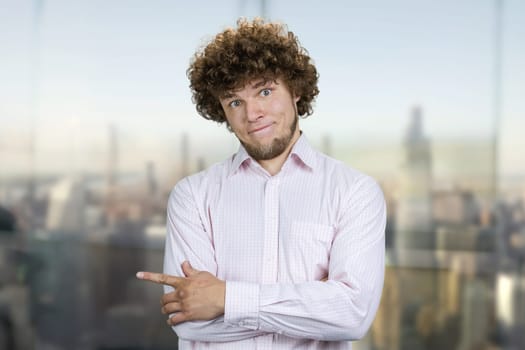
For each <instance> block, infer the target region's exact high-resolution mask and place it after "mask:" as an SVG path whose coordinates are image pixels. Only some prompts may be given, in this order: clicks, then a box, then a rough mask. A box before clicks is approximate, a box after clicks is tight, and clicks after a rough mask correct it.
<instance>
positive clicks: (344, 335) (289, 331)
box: [225, 267, 383, 341]
mask: <svg viewBox="0 0 525 350" xmlns="http://www.w3.org/2000/svg"><path fill="white" fill-rule="evenodd" d="M382 269H383V268H382V267H378V268H377V269H376V270H377V272H376V274H375V276H374V281H373V282H372V283H370V284H369V286H362V285H360V286H359V287H357V286H352V285H350V283H348V281H345V282H341V281H335V280H329V281H327V282H320V281H317V282H305V283H300V284H272V285H256V284H251V283H242V282H239V284H241V285H243V286H242V288H243V289H255V290H258V297H251V299H252V300H255V299H258V301H257V302H258V305H256V307H257V312H255V313H254V312H253V311H249V310H250V309H252V310H253V308H254V307H255V305H253V306H250V307H247V309H248V312H240V311H237V312H230V309H231V307H229V306H228V303H229V300H228V299H229V298H231V299H235V298H242V297H243V295H242V292H241V293H239V294H240V295H236V292H235V290H233V289H232V290H231V291H230V292H231V293H229V292H227V293H226V295H227V297H226V298H227V300H226V314H225V321H226V323H228V324H229V325H232V326H239V325H244V326H246V327H250V328H252V329H256V330H261V331H265V332H268V333H280V334H283V335H286V336H289V337H293V338H303V339H315V340H325V341H340V340H355V339H360V338H362V337H363V336H364V335H365V334H366V332H367V330H368V328H369V327H370V325H371V323H372V321H373V319H374V316H375V313H376V310H377V307H378V304H379V300H380V297H381V289H382V278H383V270H382ZM372 286H375V287H372Z"/></svg>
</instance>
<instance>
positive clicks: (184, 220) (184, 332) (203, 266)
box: [164, 178, 265, 342]
mask: <svg viewBox="0 0 525 350" xmlns="http://www.w3.org/2000/svg"><path fill="white" fill-rule="evenodd" d="M202 215H203V214H202V213H200V212H199V209H198V206H197V205H196V201H195V197H194V195H193V193H192V188H191V183H190V181H189V179H188V178H185V179H183V180H181V181H180V182H179V183H178V184H177V185H176V186H175V188H174V189H173V191H172V192H171V194H170V198H169V200H168V209H167V236H166V246H165V252H164V273H166V274H168V275H173V276H184V273H183V271H182V268H181V264H182V262H184V261H185V260H187V261H189V262H190V263H191V265H192V266H193V268H195V269H197V270H201V271H208V272H210V273H212V274H214V275H217V264H216V261H215V251H214V248H213V241H212V238H211V235H210V233H209V232H206V230H205V225H204V224H203V221H202ZM171 291H173V288H172V287H169V286H165V287H164V292H165V293H169V292H171ZM172 328H173V330H174V331H175V333H177V336H178V337H179V338H181V339H184V340H193V341H209V342H227V341H237V340H243V339H248V338H253V337H255V336H258V335H262V334H265V332H264V331H262V330H254V329H250V328H247V327H242V326H235V325H231V324H226V323H225V322H224V317H223V316H221V317H218V318H216V319H213V320H210V321H188V322H183V323H180V324H178V325H176V326H173V327H172Z"/></svg>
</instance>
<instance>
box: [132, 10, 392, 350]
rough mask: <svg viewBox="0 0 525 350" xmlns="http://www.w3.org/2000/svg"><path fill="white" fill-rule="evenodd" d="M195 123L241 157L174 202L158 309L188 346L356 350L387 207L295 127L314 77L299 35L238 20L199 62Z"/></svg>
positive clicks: (380, 261) (193, 69) (373, 294)
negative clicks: (218, 132) (220, 129)
mask: <svg viewBox="0 0 525 350" xmlns="http://www.w3.org/2000/svg"><path fill="white" fill-rule="evenodd" d="M188 77H189V79H190V86H191V89H192V92H193V100H194V102H195V103H196V107H197V110H198V112H199V113H200V114H201V115H202V116H203V117H204V118H207V119H211V120H214V121H216V122H219V123H223V122H225V123H226V125H227V127H228V129H229V130H230V131H232V132H233V133H234V134H235V136H236V137H237V138H238V139H239V141H240V143H241V147H240V149H239V151H238V152H237V153H236V154H235V155H234V156H233V157H231V158H230V159H227V160H226V161H224V162H222V163H220V164H216V165H214V166H212V167H211V168H209V169H208V170H206V171H203V172H200V173H198V174H195V175H193V176H189V177H187V178H185V179H183V180H181V181H180V182H179V183H178V184H177V185H176V186H175V188H174V189H173V191H172V193H171V196H170V199H169V202H168V219H167V220H168V223H167V229H168V234H167V238H166V250H165V260H164V274H159V273H151V272H139V273H137V276H138V278H141V279H144V280H149V281H152V282H156V283H162V284H165V285H166V286H167V287H166V288H165V291H166V294H165V295H164V296H163V297H162V299H161V304H162V312H163V313H165V314H169V315H170V316H169V319H168V324H169V325H171V326H173V329H174V331H175V332H176V333H177V335H178V337H179V348H181V349H205V348H206V349H208V348H209V349H270V348H271V349H292V348H293V349H297V348H300V349H320V348H323V349H350V348H351V343H350V342H349V341H351V340H355V339H359V338H361V337H362V336H364V335H365V334H366V332H367V330H368V328H369V326H370V324H371V323H372V321H373V319H374V315H375V313H376V310H377V307H378V304H379V300H380V296H381V290H382V286H383V276H384V229H385V221H386V213H385V203H384V199H383V195H382V192H381V190H380V188H379V187H378V185H377V184H376V183H375V181H373V180H372V179H371V178H370V177H368V176H366V175H363V174H361V173H359V172H358V171H356V170H353V169H351V168H349V167H347V166H345V165H344V164H343V163H341V162H339V161H336V160H333V159H331V158H329V157H327V156H325V155H323V154H321V153H319V152H317V151H315V150H314V149H313V148H312V147H311V146H310V145H309V143H308V141H307V140H306V138H305V136H304V135H302V133H301V131H300V129H299V123H298V117H299V116H307V115H310V114H311V113H312V101H313V100H314V98H315V97H316V96H317V94H318V92H319V91H318V88H317V80H318V75H317V71H316V69H315V67H314V65H313V64H312V62H311V59H310V57H309V56H308V55H307V53H306V51H305V50H304V49H303V48H302V47H301V46H300V45H299V43H298V40H297V38H296V37H295V35H294V34H293V33H292V32H288V31H287V30H286V28H285V27H284V26H282V25H279V24H275V23H265V22H263V21H262V20H255V21H253V22H248V21H246V20H240V21H239V22H238V27H237V28H236V29H227V30H225V31H224V32H222V33H220V34H218V35H217V36H216V37H215V38H214V40H212V41H211V42H210V43H209V44H208V45H207V46H206V47H205V48H204V49H203V50H202V51H200V52H198V53H197V54H196V55H195V58H194V60H193V61H192V63H191V65H190V68H189V69H188Z"/></svg>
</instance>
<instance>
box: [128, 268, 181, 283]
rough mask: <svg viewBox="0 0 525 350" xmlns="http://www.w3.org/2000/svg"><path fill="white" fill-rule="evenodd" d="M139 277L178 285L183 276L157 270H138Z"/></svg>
mask: <svg viewBox="0 0 525 350" xmlns="http://www.w3.org/2000/svg"><path fill="white" fill-rule="evenodd" d="M137 278H138V279H140V280H144V281H150V282H154V283H158V284H164V285H167V286H172V287H177V285H178V284H179V282H180V281H181V279H182V278H180V277H175V276H170V275H166V274H164V273H156V272H144V271H140V272H137Z"/></svg>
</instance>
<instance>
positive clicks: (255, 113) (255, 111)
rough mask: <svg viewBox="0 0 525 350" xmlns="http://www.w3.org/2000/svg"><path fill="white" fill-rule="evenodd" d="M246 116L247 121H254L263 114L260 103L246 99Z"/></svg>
mask: <svg viewBox="0 0 525 350" xmlns="http://www.w3.org/2000/svg"><path fill="white" fill-rule="evenodd" d="M246 116H247V118H248V121H249V122H256V121H257V120H259V119H261V118H262V117H263V116H264V111H263V108H262V105H261V103H260V102H259V101H257V100H251V101H246Z"/></svg>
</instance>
